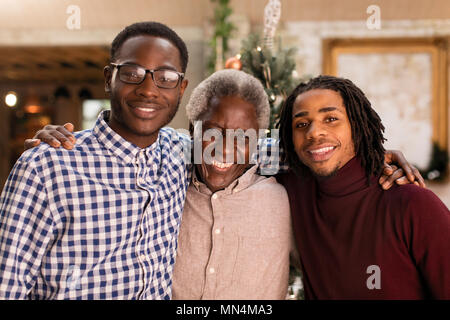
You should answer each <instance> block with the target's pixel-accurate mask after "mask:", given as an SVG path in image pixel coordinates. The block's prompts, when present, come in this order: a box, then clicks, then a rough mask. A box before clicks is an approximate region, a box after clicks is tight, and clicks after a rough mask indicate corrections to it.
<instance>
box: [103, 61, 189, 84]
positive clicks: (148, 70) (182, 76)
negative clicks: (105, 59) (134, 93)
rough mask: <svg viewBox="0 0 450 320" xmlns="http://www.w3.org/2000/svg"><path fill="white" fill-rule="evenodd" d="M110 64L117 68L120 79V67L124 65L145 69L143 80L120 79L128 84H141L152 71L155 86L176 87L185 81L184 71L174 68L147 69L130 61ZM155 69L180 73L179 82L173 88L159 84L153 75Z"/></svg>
mask: <svg viewBox="0 0 450 320" xmlns="http://www.w3.org/2000/svg"><path fill="white" fill-rule="evenodd" d="M109 64H110V65H112V66H113V67H116V68H117V72H118V73H119V79H120V68H121V67H123V66H135V67H138V68H141V69H143V70H145V75H144V77H143V78H142V80H141V81H140V82H128V81H124V80H122V79H120V81H122V82H124V83H128V84H136V85H137V84H141V83H142V82H144V81H145V78H146V77H147V73H150V75H151V76H152V81H153V83H154V84H155V86H157V87H158V88H161V89H175V88H176V87H178V85H179V84H180V82H181V81H183V79H184V73H183V72H178V71H175V70H172V69H153V70H151V69H145V68H144V67H141V66H138V65H134V64H129V63H122V64H119V63H114V62H110V63H109ZM155 71H170V72H174V73H176V74H178V82H177V84H176V85H175V86H174V87H173V88H166V87H161V86H159V85H158V84H157V83H156V81H155V78H154V76H153V72H155Z"/></svg>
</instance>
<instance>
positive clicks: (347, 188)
mask: <svg viewBox="0 0 450 320" xmlns="http://www.w3.org/2000/svg"><path fill="white" fill-rule="evenodd" d="M370 180H371V181H370V186H372V185H373V184H374V183H375V185H377V179H376V177H371V179H370ZM316 181H317V186H318V190H319V192H320V193H322V194H324V195H328V196H345V195H349V194H352V193H354V192H358V191H361V190H364V189H366V188H368V187H369V185H368V182H367V176H366V173H365V171H364V168H363V167H362V166H361V159H360V158H359V157H354V158H352V159H350V161H348V162H347V163H346V164H345V165H344V166H343V167H342V168H341V169H339V170H338V172H337V173H336V174H335V175H333V176H331V177H328V178H318V177H316Z"/></svg>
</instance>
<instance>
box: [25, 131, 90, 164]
mask: <svg viewBox="0 0 450 320" xmlns="http://www.w3.org/2000/svg"><path fill="white" fill-rule="evenodd" d="M74 136H75V138H76V139H77V142H76V144H75V146H74V147H73V149H71V150H67V149H64V148H63V147H59V148H54V147H52V146H50V145H49V144H47V143H44V142H41V144H39V145H38V146H37V147H34V148H31V149H28V150H26V151H25V152H24V153H22V155H21V156H20V158H19V160H18V161H19V162H26V163H39V162H42V161H49V160H51V159H57V158H58V157H61V156H64V155H68V154H71V153H75V152H77V151H83V150H84V151H89V150H88V149H89V147H90V146H91V145H92V144H93V135H92V130H83V131H77V132H75V133H74ZM91 151H92V150H91Z"/></svg>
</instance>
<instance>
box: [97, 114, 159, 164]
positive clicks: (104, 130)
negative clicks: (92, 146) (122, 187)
mask: <svg viewBox="0 0 450 320" xmlns="http://www.w3.org/2000/svg"><path fill="white" fill-rule="evenodd" d="M110 115H111V112H110V111H109V110H105V111H102V112H101V113H100V114H99V116H98V118H97V121H96V122H95V126H94V128H93V129H92V132H93V135H94V136H95V137H96V138H97V140H98V142H99V143H100V144H101V145H103V146H104V147H105V148H106V149H107V150H109V151H110V152H112V153H113V154H114V156H116V157H117V158H119V159H121V160H123V161H124V162H125V163H131V162H132V161H134V159H136V156H137V155H138V153H139V152H142V151H143V152H145V154H146V155H147V158H148V159H151V158H153V159H154V158H155V156H157V155H158V154H160V139H161V132H160V133H159V134H158V138H157V139H156V141H155V143H153V144H152V145H150V146H148V147H147V148H144V149H142V148H140V147H138V146H136V145H135V144H133V143H131V142H129V141H127V140H125V139H124V138H123V137H122V136H121V135H119V134H118V133H117V132H115V131H114V130H113V129H111V127H110V126H109V125H108V122H107V121H108V120H109V117H110ZM154 160H155V159H154ZM157 162H159V161H157Z"/></svg>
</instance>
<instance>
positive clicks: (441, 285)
mask: <svg viewBox="0 0 450 320" xmlns="http://www.w3.org/2000/svg"><path fill="white" fill-rule="evenodd" d="M280 131H281V132H280V135H281V144H282V146H283V147H284V150H285V152H286V155H285V156H286V160H287V162H288V163H289V165H290V168H291V170H292V171H293V172H290V173H288V174H282V175H280V176H279V177H278V179H279V181H280V182H281V183H282V184H283V185H284V186H285V187H286V189H287V191H288V195H289V202H290V206H291V214H292V220H293V228H294V233H295V238H296V242H297V246H298V250H299V253H300V258H301V263H302V269H303V274H304V279H303V280H304V284H305V296H306V298H309V299H422V298H436V299H450V212H449V210H448V208H447V207H446V206H445V205H444V204H443V203H442V202H441V201H440V200H439V198H438V197H436V196H435V195H434V194H433V193H432V192H431V191H429V190H427V189H424V188H420V187H418V186H416V185H414V184H409V185H403V186H398V185H395V186H393V187H392V188H391V189H390V190H388V191H384V190H382V188H380V186H379V185H378V183H377V180H378V178H379V176H380V173H381V171H382V163H383V157H384V152H385V150H384V148H383V142H384V141H385V139H384V137H383V131H384V127H383V125H382V123H381V120H380V118H379V116H378V115H377V113H376V112H375V111H374V110H373V109H372V108H371V104H370V102H369V101H368V99H367V98H366V96H365V95H364V93H363V92H362V91H361V90H360V89H359V88H357V87H356V86H355V85H354V84H353V83H352V82H351V81H349V80H346V79H342V78H336V77H331V76H319V77H316V78H313V79H311V80H310V81H309V82H308V83H302V84H300V85H299V86H298V87H297V88H296V89H295V90H294V91H293V93H292V94H291V95H290V96H289V98H288V99H287V101H286V103H285V105H284V107H283V110H282V114H281V118H280Z"/></svg>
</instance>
